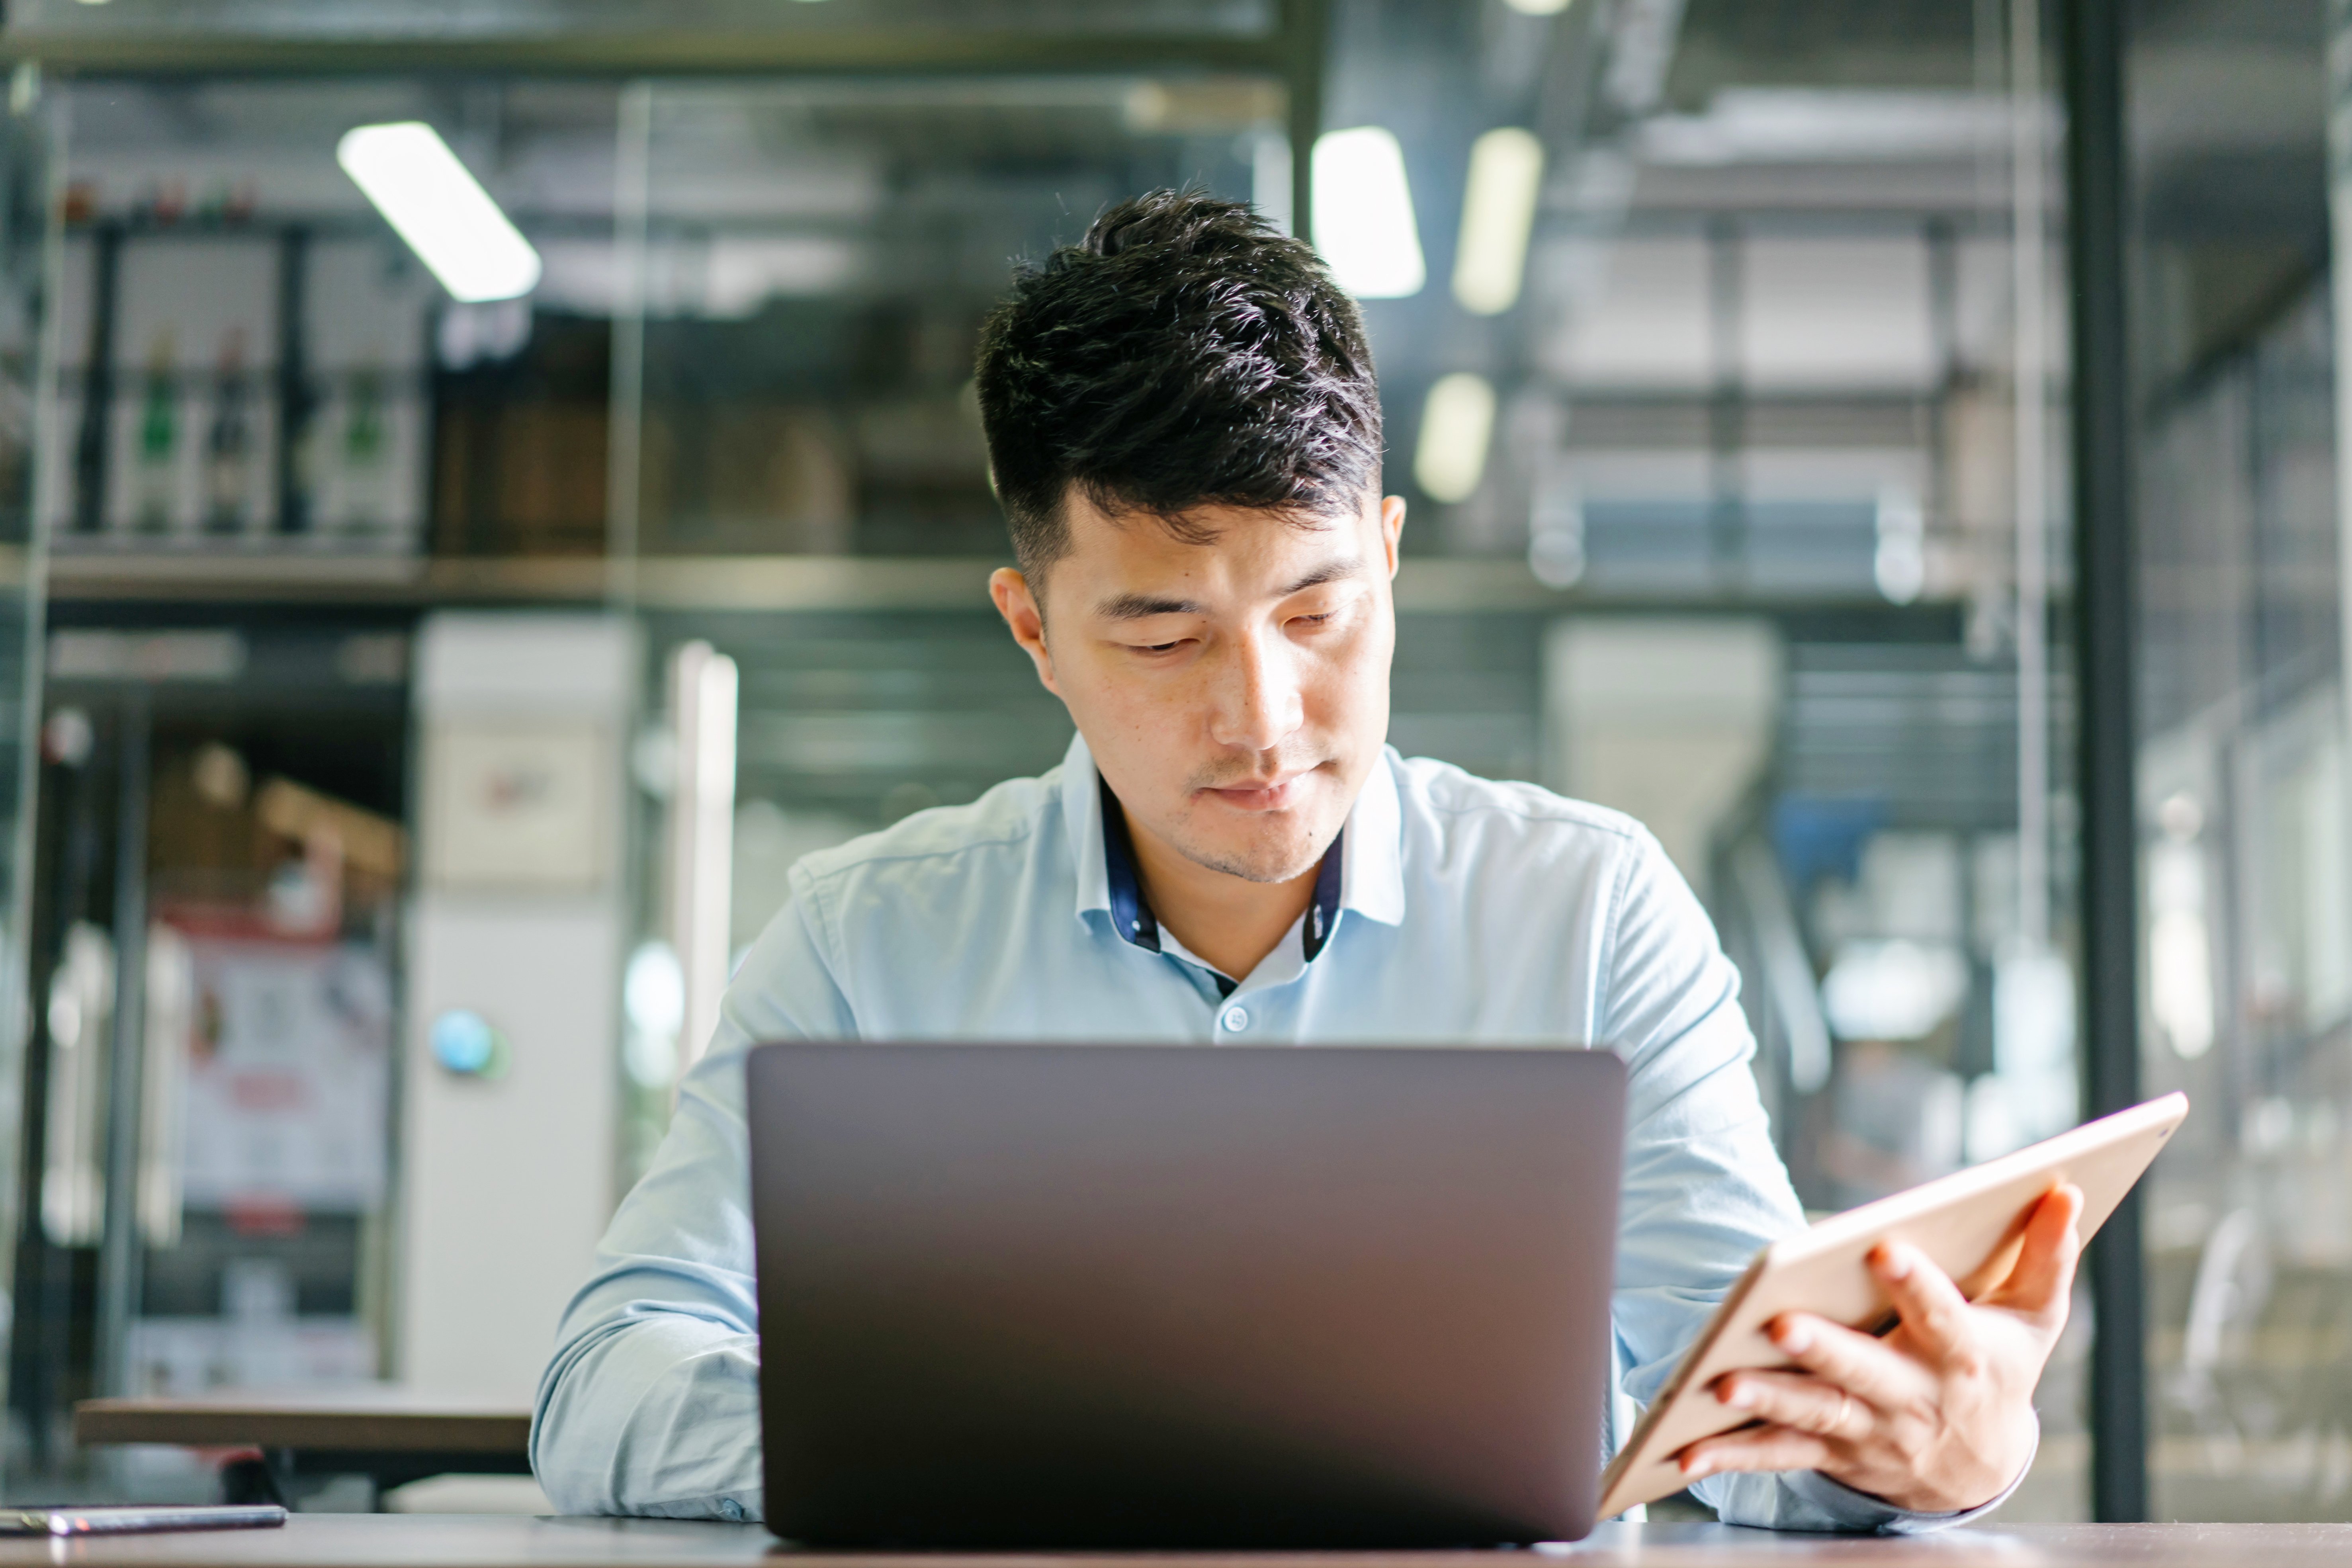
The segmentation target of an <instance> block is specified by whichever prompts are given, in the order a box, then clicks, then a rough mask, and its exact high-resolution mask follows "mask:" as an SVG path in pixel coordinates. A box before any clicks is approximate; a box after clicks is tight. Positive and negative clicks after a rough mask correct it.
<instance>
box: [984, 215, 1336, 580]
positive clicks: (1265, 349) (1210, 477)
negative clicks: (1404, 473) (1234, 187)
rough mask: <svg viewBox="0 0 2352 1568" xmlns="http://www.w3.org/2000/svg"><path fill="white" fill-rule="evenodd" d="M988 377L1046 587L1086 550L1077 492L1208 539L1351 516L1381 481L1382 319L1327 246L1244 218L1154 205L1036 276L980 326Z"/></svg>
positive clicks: (1020, 549)
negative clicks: (1261, 512) (1237, 519)
mask: <svg viewBox="0 0 2352 1568" xmlns="http://www.w3.org/2000/svg"><path fill="white" fill-rule="evenodd" d="M976 380H977V383H978V390H979V395H980V413H981V423H982V427H983V428H984V430H985V431H986V433H987V437H988V456H989V465H990V469H991V473H992V477H993V479H994V481H995V485H996V493H997V499H998V500H1000V501H1001V502H1002V503H1003V507H1004V512H1005V518H1006V521H1007V522H1008V523H1009V524H1010V526H1011V530H1012V534H1013V554H1014V556H1015V558H1016V559H1017V560H1018V561H1019V562H1020V563H1021V567H1022V570H1024V572H1027V573H1028V574H1030V575H1031V577H1032V579H1033V581H1034V579H1035V577H1036V575H1037V574H1038V573H1040V572H1041V571H1043V570H1044V568H1045V567H1046V566H1048V565H1050V564H1051V563H1053V562H1054V561H1055V559H1056V558H1058V557H1059V556H1061V555H1062V554H1063V553H1064V552H1066V550H1067V549H1068V548H1069V525H1068V520H1067V519H1066V517H1065V516H1064V514H1063V502H1064V500H1065V499H1066V497H1067V496H1068V494H1069V491H1070V489H1071V488H1072V487H1073V486H1075V487H1076V489H1077V490H1078V491H1079V493H1081V494H1083V495H1084V496H1085V497H1086V498H1087V500H1088V501H1090V502H1092V503H1093V504H1094V505H1095V506H1097V507H1098V508H1100V509H1101V510H1104V511H1106V512H1108V513H1110V514H1111V515H1113V516H1118V515H1122V514H1129V513H1135V512H1142V513H1146V514H1149V515H1150V516H1151V517H1154V518H1156V519H1158V520H1159V521H1160V523H1161V524H1162V525H1163V526H1166V527H1167V528H1169V529H1170V530H1171V531H1173V532H1174V533H1175V534H1176V535H1177V536H1178V537H1179V538H1182V539H1188V540H1202V539H1205V538H1206V537H1207V535H1205V534H1204V533H1202V532H1201V531H1198V530H1196V529H1192V528H1189V527H1188V526H1187V525H1186V523H1185V521H1184V517H1183V514H1184V513H1185V512H1187V511H1189V510H1192V508H1195V507H1199V506H1203V505H1212V504H1215V505H1224V506H1238V507H1255V508H1261V509H1265V510H1276V511H1283V512H1289V513H1306V514H1312V515H1316V516H1320V517H1342V516H1346V515H1348V514H1350V513H1352V512H1353V511H1354V510H1356V508H1357V506H1358V505H1359V504H1360V500H1361V498H1362V495H1363V492H1364V491H1365V489H1368V488H1370V487H1371V486H1372V485H1374V484H1376V483H1377V482H1378V480H1379V476H1380V466H1381V400H1380V383H1379V380H1378V378H1377V377H1376V376H1375V375H1374V374H1373V371H1372V354H1371V348H1370V344H1368V343H1367V342H1365V339H1364V323H1363V318H1362V317H1361V316H1360V314H1359V313H1358V312H1357V310H1356V304H1355V301H1354V300H1350V299H1349V297H1348V296H1347V294H1346V292H1345V291H1343V290H1342V289H1340V288H1339V285H1338V284H1337V283H1335V282H1333V281H1332V279H1331V274H1330V272H1329V271H1328V269H1327V268H1325V267H1324V265H1323V261H1322V258H1319V257H1318V256H1317V255H1316V254H1315V252H1314V250H1313V249H1312V248H1311V247H1308V246H1307V245H1306V244H1305V243H1304V242H1302V241H1300V240H1297V239H1293V238H1291V237H1288V236H1286V235H1285V234H1283V233H1282V232H1281V231H1280V230H1278V229H1276V228H1275V227H1274V226H1273V225H1271V224H1269V223H1268V222H1267V221H1266V220H1265V218H1264V217H1263V216H1260V215H1259V214H1258V213H1257V212H1256V210H1255V209H1254V208H1253V207H1251V206H1250V205H1247V204H1246V203H1243V202H1230V201H1222V200H1219V199H1218V198H1216V197H1214V196H1211V195H1204V194H1202V193H1200V192H1194V191H1166V190H1162V191H1153V192H1150V193H1149V194H1148V195H1140V196H1137V197H1135V198H1133V199H1132V200H1129V201H1124V202H1121V203H1119V204H1118V205H1117V206H1114V207H1111V208H1110V209H1108V211H1106V212H1104V213H1103V214H1102V216H1099V217H1097V218H1096V219H1095V221H1094V223H1093V224H1092V225H1091V226H1089V227H1088V228H1087V233H1086V237H1084V238H1083V239H1081V240H1080V241H1079V242H1078V243H1077V244H1076V245H1068V246H1063V247H1059V248H1058V249H1056V250H1055V252H1054V253H1053V255H1052V256H1051V257H1049V258H1047V259H1046V260H1045V263H1044V264H1043V265H1042V266H1041V265H1029V266H1024V267H1021V268H1017V269H1016V270H1015V272H1014V275H1013V292H1012V294H1011V296H1010V297H1008V298H1007V299H1006V300H1004V301H1003V303H1001V304H1000V305H998V306H997V308H996V309H995V310H993V311H992V312H991V313H990V315H989V317H988V320H987V321H986V323H985V324H984V325H983V326H982V328H981V333H980V354H979V363H978V366H977V371H976Z"/></svg>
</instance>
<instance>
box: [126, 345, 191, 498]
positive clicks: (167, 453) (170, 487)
mask: <svg viewBox="0 0 2352 1568" xmlns="http://www.w3.org/2000/svg"><path fill="white" fill-rule="evenodd" d="M173 357H174V355H173V346H172V334H171V333H170V332H168V331H161V332H157V333H156V334H155V337H154V340H153V342H151V343H150V344H149V345H148V348H147V374H146V379H145V382H144V384H143V390H142V393H141V395H140V408H139V464H138V472H137V479H136V484H135V486H134V494H133V500H134V503H135V504H134V507H133V516H134V518H135V521H136V524H137V527H138V529H139V531H141V532H142V533H166V532H169V531H171V527H172V503H173V501H174V500H177V499H178V498H177V489H178V487H177V486H176V485H175V484H174V483H173V480H174V479H175V478H176V477H177V476H176V475H175V474H174V473H173V462H172V459H173V457H174V456H176V455H177V453H178V451H179V447H180V398H179V386H178V380H179V378H178V377H177V375H175V374H173V363H172V362H173Z"/></svg>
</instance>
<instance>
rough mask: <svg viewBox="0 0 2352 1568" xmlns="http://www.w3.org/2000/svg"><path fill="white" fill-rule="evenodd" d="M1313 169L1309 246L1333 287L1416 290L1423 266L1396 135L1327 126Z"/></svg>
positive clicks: (1377, 295)
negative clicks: (1326, 266) (1311, 239)
mask: <svg viewBox="0 0 2352 1568" xmlns="http://www.w3.org/2000/svg"><path fill="white" fill-rule="evenodd" d="M1313 172H1314V177H1315V197H1314V208H1315V248H1316V249H1318V250H1319V251H1321V252H1322V253H1323V259H1324V260H1325V261H1327V262H1328V263H1330V266H1331V276H1332V277H1333V278H1335V279H1338V280H1339V287H1340V288H1342V289H1346V290H1347V291H1348V292H1349V293H1350V294H1353V295H1355V296H1356V297H1357V298H1358V299H1360V300H1401V299H1403V298H1404V297H1405V296H1407V295H1409V294H1418V293H1420V292H1421V286H1422V284H1423V283H1424V282H1426V281H1427V280H1428V278H1429V269H1428V268H1427V266H1426V265H1425V264H1424V263H1423V260H1422V256H1421V231H1420V230H1419V229H1418V228H1416V227H1415V226H1413V221H1412V190H1411V189H1410V188H1409V187H1408V186H1407V185H1406V184H1405V178H1404V152H1403V150H1402V148H1400V147H1399V146H1398V145H1397V139H1396V138H1395V137H1394V136H1393V135H1391V134H1390V133H1389V132H1387V131H1385V130H1382V129H1381V127H1380V126H1377V125H1360V126H1358V127H1356V128H1355V129H1354V130H1352V131H1327V132H1324V133H1323V134H1322V135H1321V136H1318V137H1317V138H1316V139H1315V159H1314V167H1313Z"/></svg>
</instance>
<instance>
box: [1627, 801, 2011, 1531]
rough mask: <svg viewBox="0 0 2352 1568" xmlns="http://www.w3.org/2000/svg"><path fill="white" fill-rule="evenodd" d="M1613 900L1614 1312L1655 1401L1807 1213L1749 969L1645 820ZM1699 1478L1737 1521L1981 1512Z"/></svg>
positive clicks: (1703, 1495)
mask: <svg viewBox="0 0 2352 1568" xmlns="http://www.w3.org/2000/svg"><path fill="white" fill-rule="evenodd" d="M1616 904H1617V908H1616V911H1615V916H1614V920H1613V921H1612V934H1611V937H1610V939H1609V947H1608V948H1607V950H1606V951H1605V952H1604V953H1603V963H1604V969H1603V976H1604V984H1605V986H1606V989H1605V991H1604V993H1603V996H1602V1001H1601V1015H1600V1019H1601V1021H1600V1028H1599V1031H1598V1033H1597V1036H1596V1038H1597V1039H1598V1041H1599V1042H1600V1043H1601V1044H1603V1045H1606V1046H1608V1047H1611V1048H1612V1049H1614V1050H1615V1051H1617V1053H1618V1054H1619V1055H1621V1056H1622V1057H1623V1058H1625V1062H1626V1067H1627V1077H1628V1098H1627V1107H1626V1145H1625V1184H1624V1190H1623V1194H1622V1208H1621V1212H1620V1215H1619V1230H1618V1236H1619V1239H1618V1252H1617V1289H1616V1295H1615V1297H1614V1300H1613V1302H1612V1318H1613V1320H1614V1325H1615V1331H1616V1336H1617V1343H1618V1357H1619V1361H1620V1363H1621V1364H1622V1365H1623V1367H1624V1368H1625V1372H1624V1378H1623V1384H1622V1386H1623V1389H1624V1392H1625V1394H1627V1396H1629V1397H1630V1398H1632V1399H1633V1400H1635V1401H1637V1402H1639V1403H1641V1404H1643V1405H1646V1404H1648V1403H1649V1402H1650V1401H1651V1400H1654V1399H1655V1398H1656V1397H1657V1395H1658V1393H1659V1391H1660V1390H1661V1389H1662V1388H1664V1386H1665V1382H1666V1379H1667V1378H1668V1377H1670V1376H1671V1375H1672V1374H1673V1373H1674V1369H1675V1365H1676V1364H1677V1363H1679V1362H1680V1361H1681V1359H1682V1355H1683V1352H1684V1351H1685V1349H1687V1348H1688V1347H1689V1345H1690V1343H1691V1342H1692V1341H1694V1340H1695V1339H1696V1338H1697V1337H1698V1333H1699V1331H1700V1330H1701V1329H1702V1328H1704V1327H1705V1326H1706V1321H1707V1319H1708V1318H1709V1317H1710V1316H1711V1315H1712V1314H1713V1313H1714V1311H1715V1309H1716V1306H1717V1303H1718V1302H1719V1301H1721V1300H1722V1299H1723V1296H1724V1293H1725V1292H1726V1291H1727V1289H1730V1287H1731V1284H1732V1282H1733V1281H1734V1280H1736V1279H1738V1277H1739V1274H1740V1271H1741V1270H1742V1269H1744V1268H1747V1267H1748V1261H1749V1259H1751V1258H1754V1257H1755V1255H1756V1253H1757V1251H1758V1250H1759V1248H1761V1247H1764V1246H1765V1245H1766V1244H1767V1243H1769V1242H1771V1241H1773V1240H1775V1239H1777V1238H1779V1237H1783V1236H1788V1235H1790V1234H1792V1233H1794V1232H1796V1231H1799V1230H1801V1229H1803V1228H1804V1224H1805V1220H1804V1214H1803V1211H1802V1210H1801V1208H1800V1207H1799V1206H1798V1204H1797V1197H1796V1194H1795V1192H1794V1191H1793V1190H1792V1189H1791V1188H1790V1185H1789V1177H1788V1173H1787V1171H1786V1170H1785V1169H1784V1168H1783V1167H1782V1165H1781V1163H1780V1154H1779V1152H1777V1151H1776V1150H1775V1149H1774V1148H1773V1146H1772V1137H1771V1128H1770V1125H1769V1121H1768V1119H1767V1118H1766V1116H1765V1114H1764V1107H1763V1104H1762V1102H1761V1101H1760V1100H1759V1099H1758V1097H1757V1093H1756V1079H1755V1075H1754V1074H1753V1072H1751V1071H1750V1069H1749V1067H1748V1061H1749V1058H1751V1057H1752V1056H1753V1055H1754V1054H1755V1041H1754V1039H1753V1037H1751V1036H1750V1035H1749V1033H1748V1021H1747V1019H1746V1017H1745V1016H1743V1015H1742V1014H1741V1012H1740V1009H1739V975H1738V971H1737V970H1736V969H1735V968H1734V967H1733V966H1732V964H1731V962H1730V961H1729V960H1728V959H1727V958H1726V957H1725V956H1724V955H1723V952H1722V949H1721V948H1720V947H1719V946H1718V945H1717V942H1716V939H1715V933H1714V930H1713V928H1712V926H1711V925H1710V924H1709V922H1708V921H1707V919H1706V912H1705V911H1704V910H1701V909H1700V907H1699V904H1698V901H1697V900H1696V899H1695V898H1694V897H1692V895H1691V892H1690V889H1688V888H1687V887H1686V886H1685V884H1684V882H1683V879H1682V878H1681V877H1680V876H1679V875H1678V874H1677V873H1676V872H1675V868H1674V867H1673V866H1672V864H1671V863H1669V862H1668V861H1667V859H1666V858H1665V854H1664V851H1663V850H1661V849H1660V848H1659V847H1657V844H1656V842H1655V841H1654V840H1653V839H1651V838H1649V837H1647V836H1646V835H1644V836H1643V838H1642V840H1641V841H1640V843H1639V845H1638V846H1637V847H1636V849H1635V852H1634V853H1633V856H1632V857H1631V858H1630V860H1629V864H1628V865H1627V867H1626V869H1625V872H1624V875H1623V877H1622V879H1621V883H1620V889H1619V892H1618V896H1617V900H1616ZM2021 1474H2022V1471H2020V1475H2021ZM2011 1484H2012V1485H2013V1484H2014V1483H2013V1482H2012V1483H2011ZM1692 1489H1693V1490H1694V1491H1696V1493H1697V1494H1698V1496H1699V1497H1700V1499H1701V1500H1703V1501H1705V1502H1706V1503H1707V1504H1708V1506H1710V1507H1712V1508H1713V1509H1715V1510H1716V1511H1717V1513H1718V1514H1719V1515H1720V1516H1721V1517H1722V1518H1723V1519H1724V1520H1725V1521H1727V1522H1728V1523H1733V1524H1753V1525H1764V1526H1769V1527H1772V1528H1776V1529H1781V1530H1878V1531H1908V1530H1918V1529H1923V1528H1932V1527H1935V1526H1937V1525H1940V1524H1944V1523H1949V1522H1958V1521H1962V1520H1965V1519H1970V1518H1974V1517H1976V1516H1977V1514H1979V1513H1981V1512H1983V1511H1984V1509H1974V1510H1968V1511H1967V1512H1965V1513H1950V1514H1931V1513H1919V1512H1912V1511H1907V1510H1903V1509H1898V1508H1895V1507H1892V1506H1890V1505H1888V1504H1886V1503H1885V1502H1882V1501H1880V1500H1877V1499H1876V1498H1874V1497H1870V1496H1866V1495H1864V1493H1862V1492H1859V1491H1855V1490H1853V1489H1850V1488H1848V1487H1845V1486H1843V1485H1841V1484H1839V1483H1838V1482H1836V1481H1834V1480H1832V1479H1830V1478H1828V1477H1827V1476H1824V1475H1822V1474H1820V1473H1819V1472H1818V1471H1814V1470H1811V1469H1803V1468H1794V1469H1789V1470H1783V1471H1780V1472H1772V1471H1746V1472H1725V1473H1717V1474H1711V1475H1707V1476H1706V1477H1705V1479H1700V1480H1697V1481H1696V1482H1695V1483H1694V1485H1693V1488H1692ZM2002 1495H2003V1496H2004V1497H2005V1496H2006V1495H2007V1494H2006V1492H2004V1493H2003V1494H2002ZM1999 1502H2000V1498H1996V1499H1994V1500H1993V1501H1992V1502H1991V1503H1987V1504H1986V1505H1984V1508H1985V1509H1989V1508H1991V1507H1993V1506H1995V1505H1997V1504H1998V1503H1999Z"/></svg>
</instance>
